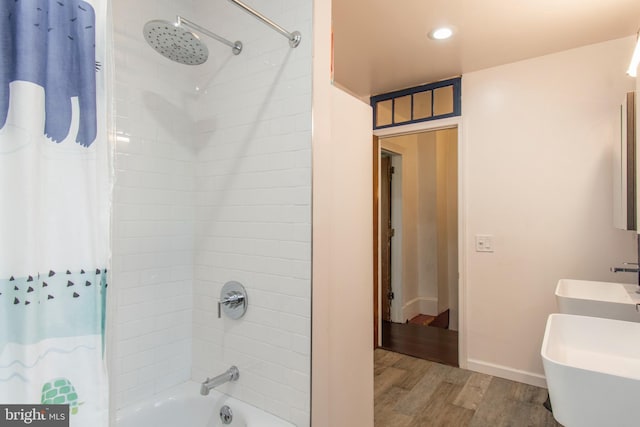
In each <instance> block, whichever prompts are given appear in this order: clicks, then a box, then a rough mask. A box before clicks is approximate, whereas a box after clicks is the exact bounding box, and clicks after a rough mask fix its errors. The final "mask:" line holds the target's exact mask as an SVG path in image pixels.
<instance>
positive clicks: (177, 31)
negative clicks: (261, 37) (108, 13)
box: [143, 16, 242, 65]
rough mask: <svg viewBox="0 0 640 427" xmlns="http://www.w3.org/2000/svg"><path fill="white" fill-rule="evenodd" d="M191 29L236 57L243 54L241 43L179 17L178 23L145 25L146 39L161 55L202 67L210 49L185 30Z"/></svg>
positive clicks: (157, 22) (152, 22)
mask: <svg viewBox="0 0 640 427" xmlns="http://www.w3.org/2000/svg"><path fill="white" fill-rule="evenodd" d="M184 27H190V28H193V29H194V30H196V31H198V32H200V33H202V34H204V35H207V36H209V37H211V38H212V39H215V40H218V41H219V42H220V43H224V44H226V45H227V46H229V47H230V48H231V51H232V52H233V54H234V55H238V54H239V53H240V52H242V43H241V42H239V41H236V42H230V41H229V40H227V39H225V38H223V37H220V36H219V35H217V34H215V33H212V32H211V31H209V30H207V29H206V28H203V27H201V26H199V25H198V24H196V23H194V22H191V21H189V20H187V19H185V18H182V17H181V16H178V18H177V20H176V22H175V23H174V22H169V21H162V20H153V21H149V22H147V23H146V24H145V25H144V31H143V33H144V38H145V40H146V41H147V43H149V45H150V46H151V47H152V48H154V49H155V50H156V51H157V52H158V53H160V54H161V55H163V56H165V57H167V58H169V59H171V60H172V61H176V62H179V63H181V64H186V65H200V64H202V63H204V62H205V61H206V60H207V58H209V49H208V48H207V45H205V44H204V43H203V42H202V40H200V37H199V36H198V35H197V34H194V33H192V32H191V31H189V30H187V29H185V28H184Z"/></svg>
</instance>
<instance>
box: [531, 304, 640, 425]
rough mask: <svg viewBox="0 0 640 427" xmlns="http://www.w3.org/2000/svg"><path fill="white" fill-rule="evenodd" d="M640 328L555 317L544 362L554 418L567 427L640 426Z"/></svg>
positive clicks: (550, 322) (546, 340) (617, 322)
mask: <svg viewBox="0 0 640 427" xmlns="http://www.w3.org/2000/svg"><path fill="white" fill-rule="evenodd" d="M638 337H640V323H634V322H624V321H620V320H611V319H604V318H598V317H587V316H576V315H568V314H552V315H550V316H549V318H548V320H547V326H546V329H545V333H544V340H543V342H542V350H541V355H542V362H543V365H544V372H545V375H546V378H547V386H548V388H549V396H550V397H551V405H552V406H553V416H554V418H555V419H556V420H557V421H558V422H559V423H561V424H562V425H564V426H565V427H591V426H593V427H602V426H616V427H625V426H629V427H631V426H634V427H636V426H638V425H640V415H639V414H638V411H637V410H636V409H637V408H638V398H639V396H640V339H638Z"/></svg>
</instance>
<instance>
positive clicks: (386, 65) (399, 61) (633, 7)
mask: <svg viewBox="0 0 640 427" xmlns="http://www.w3.org/2000/svg"><path fill="white" fill-rule="evenodd" d="M332 8H333V33H334V80H335V83H336V84H337V85H338V86H340V87H343V88H345V89H346V90H348V91H349V92H351V93H353V94H354V95H356V96H358V97H360V98H362V99H366V98H368V97H369V96H370V95H377V94H380V93H385V92H390V91H393V90H397V89H403V88H407V87H413V86H417V85H420V84H423V83H430V82H434V81H437V80H442V79H445V78H448V77H453V76H458V75H461V74H463V73H467V72H470V71H475V70H480V69H483V68H488V67H492V66H496V65H500V64H506V63H509V62H514V61H518V60H522V59H525V58H532V57H536V56H541V55H545V54H548V53H553V52H559V51H563V50H566V49H571V48H575V47H579V46H584V45H588V44H592V43H597V42H601V41H606V40H613V39H616V38H620V37H625V36H630V35H634V34H636V32H637V31H638V28H639V27H640V0H333V3H332ZM441 25H450V26H453V27H455V29H456V33H455V34H454V36H453V37H452V38H451V39H449V40H445V41H435V40H431V39H429V38H428V36H427V34H428V33H429V31H431V30H432V29H433V28H435V27H438V26H441ZM631 54H632V52H629V59H631Z"/></svg>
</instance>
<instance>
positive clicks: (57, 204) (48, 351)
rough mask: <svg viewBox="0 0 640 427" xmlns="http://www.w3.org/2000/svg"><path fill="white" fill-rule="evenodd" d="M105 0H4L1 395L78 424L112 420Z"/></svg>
mask: <svg viewBox="0 0 640 427" xmlns="http://www.w3.org/2000/svg"><path fill="white" fill-rule="evenodd" d="M107 1H108V0H86V1H82V0H1V2H0V20H1V22H2V25H0V405H5V404H21V405H34V404H46V405H52V404H64V405H69V420H70V425H71V426H76V427H88V426H92V427H94V426H97V427H106V426H107V425H108V383H107V375H106V366H105V342H104V329H105V307H106V291H107V267H108V262H109V256H110V255H109V221H110V218H109V215H110V194H111V175H112V174H111V164H110V150H109V145H108V141H107V126H106V100H105V99H106V93H105V81H106V79H105V70H104V63H105V61H104V59H105V55H106V47H105V42H106V23H107V4H106V3H107ZM2 416H3V415H2V414H0V424H2V421H3V417H2Z"/></svg>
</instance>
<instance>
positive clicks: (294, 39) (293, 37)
mask: <svg viewBox="0 0 640 427" xmlns="http://www.w3.org/2000/svg"><path fill="white" fill-rule="evenodd" d="M229 1H230V2H231V3H233V4H235V5H236V6H238V7H239V8H240V9H242V10H244V11H245V12H248V13H249V14H250V15H253V16H254V17H256V18H257V19H258V20H260V21H262V22H263V23H265V24H267V25H268V26H270V27H271V28H273V29H274V30H276V31H277V32H279V33H280V34H282V35H283V36H285V37H286V38H287V39H289V46H291V47H297V46H298V45H299V44H300V40H302V35H301V34H300V32H299V31H294V32H292V33H290V32H289V31H287V30H285V29H284V28H282V27H281V26H280V25H278V24H276V23H275V22H273V21H272V20H271V19H269V18H267V17H266V16H264V15H263V14H261V13H260V12H258V11H257V10H255V9H253V8H251V7H249V6H247V5H246V4H244V3H242V2H241V1H239V0H229Z"/></svg>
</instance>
